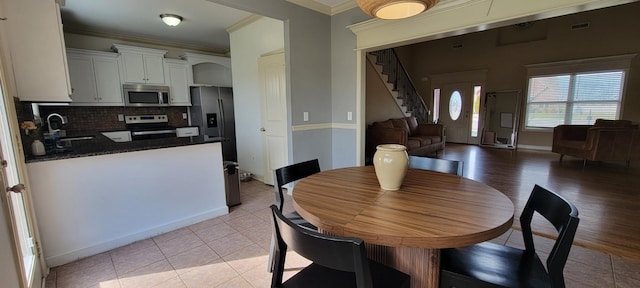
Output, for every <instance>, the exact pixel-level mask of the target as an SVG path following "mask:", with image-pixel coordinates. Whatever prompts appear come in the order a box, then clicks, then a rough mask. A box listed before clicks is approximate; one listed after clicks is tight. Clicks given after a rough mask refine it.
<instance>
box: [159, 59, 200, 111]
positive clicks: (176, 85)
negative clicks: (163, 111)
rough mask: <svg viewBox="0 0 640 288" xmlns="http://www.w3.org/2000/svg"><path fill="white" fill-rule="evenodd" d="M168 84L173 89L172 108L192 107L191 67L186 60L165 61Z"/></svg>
mask: <svg viewBox="0 0 640 288" xmlns="http://www.w3.org/2000/svg"><path fill="white" fill-rule="evenodd" d="M165 71H166V72H167V73H166V79H165V81H166V83H167V84H168V85H169V88H170V89H171V91H170V93H169V95H170V98H171V99H170V100H169V101H170V103H171V105H172V106H191V96H190V94H189V85H191V83H192V82H193V80H192V79H193V78H192V77H193V76H192V72H191V65H190V64H189V63H188V62H187V61H184V60H176V59H165Z"/></svg>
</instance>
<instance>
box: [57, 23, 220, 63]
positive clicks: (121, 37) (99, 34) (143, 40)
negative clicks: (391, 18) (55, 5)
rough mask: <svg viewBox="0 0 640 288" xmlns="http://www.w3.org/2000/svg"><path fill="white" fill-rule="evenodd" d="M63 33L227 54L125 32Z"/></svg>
mask: <svg viewBox="0 0 640 288" xmlns="http://www.w3.org/2000/svg"><path fill="white" fill-rule="evenodd" d="M64 33H69V34H79V35H85V36H93V37H100V38H110V39H115V40H122V41H131V42H136V43H142V44H150V45H158V46H165V47H172V48H178V49H183V50H192V51H200V52H205V53H208V54H215V55H219V56H226V55H228V54H229V51H228V50H220V49H214V48H211V47H208V46H203V45H194V44H185V43H182V42H172V41H166V40H157V39H153V38H146V37H141V36H134V35H127V34H116V33H110V32H98V31H93V30H84V29H74V28H65V29H64Z"/></svg>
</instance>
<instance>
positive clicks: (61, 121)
mask: <svg viewBox="0 0 640 288" xmlns="http://www.w3.org/2000/svg"><path fill="white" fill-rule="evenodd" d="M51 117H58V118H60V123H61V124H67V121H66V120H65V119H64V117H62V115H60V114H58V113H51V114H49V116H47V126H49V134H51V135H53V133H56V132H58V131H60V129H53V128H51Z"/></svg>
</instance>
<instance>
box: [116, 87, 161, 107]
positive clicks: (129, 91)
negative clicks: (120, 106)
mask: <svg viewBox="0 0 640 288" xmlns="http://www.w3.org/2000/svg"><path fill="white" fill-rule="evenodd" d="M122 91H123V94H124V104H125V106H138V107H143V106H152V107H153V106H169V104H170V103H169V87H168V86H153V85H142V84H124V85H122Z"/></svg>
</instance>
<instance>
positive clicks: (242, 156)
mask: <svg viewBox="0 0 640 288" xmlns="http://www.w3.org/2000/svg"><path fill="white" fill-rule="evenodd" d="M229 36H230V40H231V75H232V79H233V102H234V107H235V111H234V113H235V118H236V143H237V147H238V163H239V165H240V169H242V170H245V171H249V172H251V173H253V175H255V176H256V178H258V179H263V178H262V177H264V175H265V172H264V171H263V170H264V169H263V160H262V158H263V153H262V134H261V133H260V127H261V125H262V123H261V122H262V120H261V115H262V109H261V106H260V101H261V100H260V81H259V77H258V76H259V75H258V58H259V57H260V55H262V54H265V53H268V52H271V51H274V50H278V49H284V23H283V22H282V21H280V20H275V19H271V18H266V17H265V18H261V19H259V20H258V21H256V22H253V23H251V24H249V25H247V26H244V27H242V28H240V29H238V30H235V31H232V32H231V33H230V35H229Z"/></svg>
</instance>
